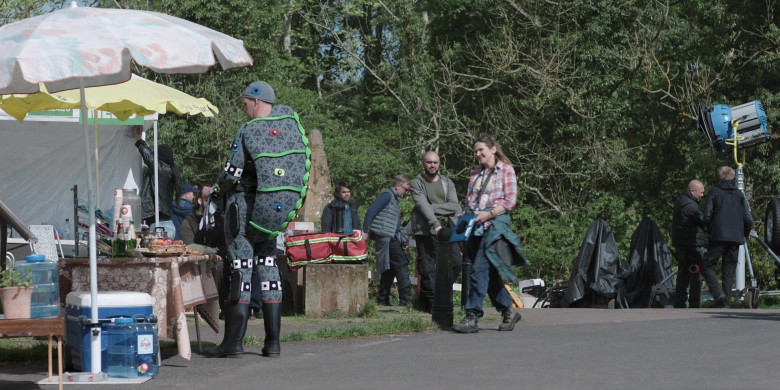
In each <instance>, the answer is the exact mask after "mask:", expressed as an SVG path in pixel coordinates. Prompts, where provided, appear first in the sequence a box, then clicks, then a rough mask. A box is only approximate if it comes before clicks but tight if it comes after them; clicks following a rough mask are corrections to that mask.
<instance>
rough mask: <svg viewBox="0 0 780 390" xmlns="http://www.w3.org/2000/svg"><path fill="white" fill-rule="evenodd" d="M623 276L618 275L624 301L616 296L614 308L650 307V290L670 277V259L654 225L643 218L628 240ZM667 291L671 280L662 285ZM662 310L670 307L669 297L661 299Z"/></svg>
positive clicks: (673, 284) (659, 233)
mask: <svg viewBox="0 0 780 390" xmlns="http://www.w3.org/2000/svg"><path fill="white" fill-rule="evenodd" d="M624 267H625V272H624V273H623V274H621V275H618V277H619V278H620V279H622V280H623V287H624V288H625V299H622V296H621V295H622V292H621V294H619V297H620V299H618V306H619V307H622V308H628V307H634V308H638V307H650V306H651V302H649V301H650V297H651V295H652V294H651V293H652V290H653V286H654V285H656V284H659V283H662V282H663V281H664V279H667V276H669V275H671V274H672V255H671V252H670V251H669V247H668V246H667V245H666V242H665V241H664V239H663V236H661V230H660V229H658V225H657V224H656V223H655V222H654V221H653V220H652V219H649V218H645V219H644V220H642V222H641V223H640V224H639V227H637V228H636V230H635V231H634V234H633V235H632V236H631V249H630V253H629V257H628V264H626V265H625V266H624ZM663 286H664V287H666V289H667V291H674V287H675V283H674V280H673V278H668V279H667V280H666V281H665V282H663ZM660 298H661V302H660V303H661V305H662V306H671V305H672V301H671V299H669V298H671V297H664V296H661V297H660Z"/></svg>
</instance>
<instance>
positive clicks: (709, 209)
mask: <svg viewBox="0 0 780 390" xmlns="http://www.w3.org/2000/svg"><path fill="white" fill-rule="evenodd" d="M718 179H719V181H718V184H716V185H715V187H713V188H712V189H711V190H710V193H709V194H708V195H707V201H706V202H705V204H704V223H705V224H707V226H708V227H709V234H710V238H709V248H708V250H707V255H706V256H705V257H704V264H703V268H704V270H703V272H702V274H703V275H704V280H705V281H707V286H708V287H709V289H710V293H711V294H712V297H713V298H715V303H714V306H715V307H719V308H727V307H729V303H730V302H731V286H732V285H733V284H734V279H735V274H736V271H737V260H738V257H739V247H740V246H741V245H742V244H744V243H745V241H746V240H747V237H748V236H749V234H750V229H751V228H752V227H753V217H752V216H751V215H750V206H749V205H748V202H747V199H746V198H745V194H743V193H742V191H740V190H739V189H738V188H737V186H736V183H734V169H732V168H731V167H729V166H722V167H720V168H718ZM721 256H722V257H723V268H722V277H723V286H722V288H721V286H720V285H719V284H718V276H717V275H716V274H715V269H716V268H717V267H718V259H719V258H720V257H721Z"/></svg>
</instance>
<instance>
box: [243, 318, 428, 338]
mask: <svg viewBox="0 0 780 390" xmlns="http://www.w3.org/2000/svg"><path fill="white" fill-rule="evenodd" d="M435 329H438V327H437V326H436V324H435V323H433V321H431V320H430V319H429V318H423V317H416V316H410V317H395V318H389V319H378V320H369V321H365V322H364V323H362V324H359V325H351V326H335V325H324V326H322V327H321V328H320V329H319V330H316V331H315V330H301V331H297V332H292V333H289V334H287V335H284V336H282V338H281V340H280V341H283V342H288V341H306V340H323V339H348V338H355V337H364V336H375V335H383V334H395V333H416V332H427V331H431V330H435ZM264 342H265V338H263V337H257V336H246V337H244V345H262V344H263V343H264Z"/></svg>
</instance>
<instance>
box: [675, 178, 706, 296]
mask: <svg viewBox="0 0 780 390" xmlns="http://www.w3.org/2000/svg"><path fill="white" fill-rule="evenodd" d="M702 197H704V184H702V183H701V182H700V181H698V180H691V181H690V182H689V183H688V188H687V190H686V191H685V192H683V193H682V194H680V196H678V197H677V200H676V201H675V202H674V211H673V213H672V245H674V249H675V258H676V259H677V284H676V288H675V289H676V292H675V297H674V307H676V308H685V301H686V298H687V300H688V304H689V306H690V307H691V308H698V307H701V275H700V272H701V263H702V255H701V249H702V248H701V245H699V244H700V243H701V242H700V241H699V239H700V238H702V234H703V232H702V229H704V228H705V227H706V225H705V224H704V220H703V217H702V215H701V210H699V204H698V202H699V200H700V199H701V198H702ZM689 284H690V289H691V292H690V295H689V294H688V293H687V290H688V285H689Z"/></svg>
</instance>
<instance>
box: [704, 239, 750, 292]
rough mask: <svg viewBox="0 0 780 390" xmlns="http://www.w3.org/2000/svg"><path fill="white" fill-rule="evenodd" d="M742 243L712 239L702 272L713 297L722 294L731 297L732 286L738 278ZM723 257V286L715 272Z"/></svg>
mask: <svg viewBox="0 0 780 390" xmlns="http://www.w3.org/2000/svg"><path fill="white" fill-rule="evenodd" d="M740 245H741V244H739V243H736V242H726V241H710V243H709V248H708V249H707V255H706V256H704V271H703V272H702V274H703V276H704V280H705V281H706V282H707V286H708V287H709V289H710V294H712V298H713V299H717V298H718V297H720V296H721V295H725V296H726V298H730V297H731V287H732V286H733V285H734V279H736V276H735V275H736V273H737V261H738V260H739V246H740ZM721 257H723V265H722V267H721V272H722V277H723V286H722V287H721V286H720V284H719V283H718V275H717V274H716V273H715V269H716V268H717V267H718V259H720V258H721Z"/></svg>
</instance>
